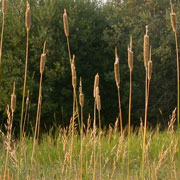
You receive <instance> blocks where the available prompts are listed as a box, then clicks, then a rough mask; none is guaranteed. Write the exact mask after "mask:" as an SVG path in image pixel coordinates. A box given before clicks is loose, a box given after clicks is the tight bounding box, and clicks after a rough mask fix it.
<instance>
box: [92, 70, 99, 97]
mask: <svg viewBox="0 0 180 180" xmlns="http://www.w3.org/2000/svg"><path fill="white" fill-rule="evenodd" d="M98 86H99V74H98V73H97V74H96V76H95V79H94V91H93V96H94V98H95V97H96V87H98Z"/></svg>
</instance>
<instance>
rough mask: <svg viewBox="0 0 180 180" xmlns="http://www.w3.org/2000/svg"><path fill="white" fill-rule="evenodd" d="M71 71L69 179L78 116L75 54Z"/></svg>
mask: <svg viewBox="0 0 180 180" xmlns="http://www.w3.org/2000/svg"><path fill="white" fill-rule="evenodd" d="M71 73H72V86H73V115H72V127H71V131H72V134H71V146H70V172H69V179H71V173H72V172H71V171H72V157H73V144H74V125H75V116H76V86H77V76H76V67H75V55H73V59H72V60H71Z"/></svg>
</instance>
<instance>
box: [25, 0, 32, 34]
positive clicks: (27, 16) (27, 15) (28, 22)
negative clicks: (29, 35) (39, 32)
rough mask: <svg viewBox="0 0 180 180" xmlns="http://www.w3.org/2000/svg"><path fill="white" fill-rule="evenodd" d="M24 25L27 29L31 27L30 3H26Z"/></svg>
mask: <svg viewBox="0 0 180 180" xmlns="http://www.w3.org/2000/svg"><path fill="white" fill-rule="evenodd" d="M25 25H26V29H27V30H29V29H30V27H31V12H30V4H29V3H28V1H27V3H26V13H25Z"/></svg>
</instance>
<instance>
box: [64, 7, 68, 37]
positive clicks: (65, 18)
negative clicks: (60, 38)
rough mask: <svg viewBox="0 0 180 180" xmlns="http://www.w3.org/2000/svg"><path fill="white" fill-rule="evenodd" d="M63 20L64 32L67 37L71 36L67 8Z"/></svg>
mask: <svg viewBox="0 0 180 180" xmlns="http://www.w3.org/2000/svg"><path fill="white" fill-rule="evenodd" d="M63 22H64V33H65V35H66V37H68V36H69V27H68V18H67V13H66V9H64V14H63Z"/></svg>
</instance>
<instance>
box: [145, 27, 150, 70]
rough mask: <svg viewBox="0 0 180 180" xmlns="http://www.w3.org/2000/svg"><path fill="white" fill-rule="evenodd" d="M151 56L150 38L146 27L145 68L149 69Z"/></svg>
mask: <svg viewBox="0 0 180 180" xmlns="http://www.w3.org/2000/svg"><path fill="white" fill-rule="evenodd" d="M148 56H149V36H148V26H146V34H145V35H144V66H145V68H147V65H148Z"/></svg>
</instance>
